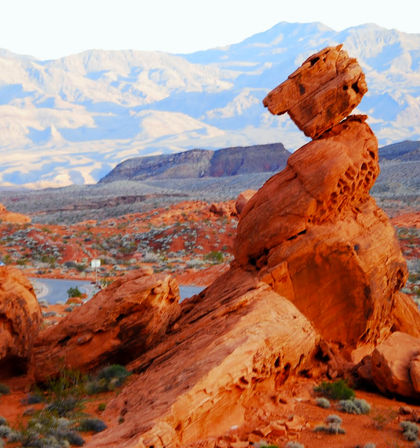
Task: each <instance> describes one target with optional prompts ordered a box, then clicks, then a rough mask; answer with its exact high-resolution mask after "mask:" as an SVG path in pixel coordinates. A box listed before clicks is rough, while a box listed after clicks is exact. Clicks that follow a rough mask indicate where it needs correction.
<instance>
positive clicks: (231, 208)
mask: <svg viewBox="0 0 420 448" xmlns="http://www.w3.org/2000/svg"><path fill="white" fill-rule="evenodd" d="M209 212H210V213H214V214H215V215H218V216H228V217H229V216H236V208H235V205H234V203H233V201H229V202H214V203H213V204H211V205H210V208H209Z"/></svg>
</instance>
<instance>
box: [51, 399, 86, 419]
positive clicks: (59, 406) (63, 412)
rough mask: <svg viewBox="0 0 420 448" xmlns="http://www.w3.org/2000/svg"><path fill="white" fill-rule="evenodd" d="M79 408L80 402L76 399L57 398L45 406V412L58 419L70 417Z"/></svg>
mask: <svg viewBox="0 0 420 448" xmlns="http://www.w3.org/2000/svg"><path fill="white" fill-rule="evenodd" d="M80 408H81V400H80V399H79V398H76V397H65V398H58V399H56V400H54V401H52V402H51V403H50V404H49V405H47V406H46V408H45V409H46V410H47V411H49V412H51V413H52V414H54V415H58V416H59V417H65V416H67V415H70V414H71V413H73V412H74V411H76V410H78V409H80Z"/></svg>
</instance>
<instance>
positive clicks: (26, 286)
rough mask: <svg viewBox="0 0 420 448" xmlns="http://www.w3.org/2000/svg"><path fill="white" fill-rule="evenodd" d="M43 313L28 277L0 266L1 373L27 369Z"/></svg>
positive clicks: (0, 374) (12, 372)
mask: <svg viewBox="0 0 420 448" xmlns="http://www.w3.org/2000/svg"><path fill="white" fill-rule="evenodd" d="M41 320H42V313H41V308H40V306H39V303H38V300H37V299H36V296H35V292H34V289H33V287H32V285H31V283H30V282H29V280H28V279H27V278H26V277H25V276H24V275H23V274H22V273H21V272H20V271H19V270H18V269H15V268H11V267H7V266H1V267H0V376H5V375H9V374H14V373H22V372H24V371H25V370H26V365H27V363H28V360H29V357H30V354H31V350H32V345H33V340H34V337H35V336H36V334H37V332H38V330H39V327H40V325H41Z"/></svg>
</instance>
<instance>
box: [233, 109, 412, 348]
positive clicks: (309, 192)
mask: <svg viewBox="0 0 420 448" xmlns="http://www.w3.org/2000/svg"><path fill="white" fill-rule="evenodd" d="M364 119H365V117H364V116H352V117H349V118H348V119H347V120H345V121H344V122H342V123H340V124H338V125H336V126H334V127H333V129H331V130H330V131H328V132H326V133H324V134H323V135H322V137H321V138H319V139H317V140H314V141H312V142H310V143H308V144H307V145H305V146H303V147H302V148H300V149H299V150H297V151H296V152H295V153H294V154H293V155H292V156H290V158H289V160H288V165H287V167H286V168H285V169H284V170H283V171H282V172H280V173H278V174H276V175H275V176H273V177H272V178H271V179H270V180H268V181H267V182H266V184H265V185H264V186H263V187H262V188H261V189H260V190H259V191H258V193H257V194H255V196H253V197H252V199H251V200H250V201H249V203H248V204H247V206H246V209H245V210H244V211H243V212H242V214H241V216H240V221H239V224H238V231H237V237H236V240H235V244H234V254H235V259H236V262H237V263H239V264H240V265H241V266H242V267H243V268H244V269H253V270H255V271H256V272H258V275H259V277H260V278H261V279H262V280H264V281H267V282H268V283H269V284H270V285H271V286H272V287H273V288H274V289H275V290H276V291H277V292H278V293H279V294H281V295H283V296H285V297H287V298H288V299H289V300H291V301H292V302H293V303H294V304H295V305H296V306H297V307H298V309H299V310H300V311H301V312H302V313H303V314H304V315H305V316H306V317H308V318H309V319H310V321H311V322H312V323H313V324H314V326H315V328H316V329H317V330H318V331H319V332H320V333H321V335H322V336H323V337H324V338H325V339H327V340H330V341H335V342H337V343H340V344H344V345H347V346H349V347H353V348H355V347H356V346H357V345H358V344H359V343H363V344H366V343H372V344H375V343H376V342H378V341H380V340H381V339H383V338H384V337H385V336H386V332H388V334H389V332H390V329H391V328H392V327H393V326H394V324H395V322H396V320H398V316H399V314H401V312H400V311H399V308H400V305H399V304H400V301H401V300H400V298H399V297H397V296H396V293H397V292H398V291H399V289H401V288H402V286H403V285H404V284H405V281H406V279H407V268H406V263H405V260H404V258H403V257H402V254H401V250H400V248H399V244H398V240H397V238H396V236H395V230H394V228H393V226H392V225H391V223H390V221H389V219H388V217H387V216H386V215H385V213H384V212H383V211H382V210H381V209H379V208H378V207H377V206H376V204H375V201H374V200H373V199H372V198H371V197H370V195H369V190H370V188H371V187H372V186H373V183H374V181H375V179H376V177H377V175H378V173H379V166H378V155H377V141H376V138H375V136H374V134H373V133H372V131H371V129H370V128H369V126H368V125H367V124H366V123H365V121H364ZM410 312H411V311H410ZM394 313H395V314H394ZM398 313H399V314H398ZM406 314H407V313H406ZM340 316H342V317H340ZM344 316H352V317H351V318H350V319H349V318H348V317H344ZM412 319H414V322H415V323H416V325H414V326H413V328H412V329H411V330H410V332H412V333H413V334H415V335H418V334H419V331H420V330H419V329H420V315H419V314H418V313H417V312H415V313H414V315H413V316H412ZM410 323H411V322H410ZM402 324H403V322H402ZM385 329H387V330H385ZM404 331H406V330H404ZM372 348H373V347H372Z"/></svg>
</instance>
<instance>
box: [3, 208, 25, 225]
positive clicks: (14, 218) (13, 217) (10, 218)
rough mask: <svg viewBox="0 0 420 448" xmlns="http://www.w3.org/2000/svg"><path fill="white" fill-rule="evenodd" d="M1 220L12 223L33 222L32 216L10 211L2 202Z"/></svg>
mask: <svg viewBox="0 0 420 448" xmlns="http://www.w3.org/2000/svg"><path fill="white" fill-rule="evenodd" d="M0 221H4V222H9V223H11V224H27V223H30V222H31V218H30V217H29V216H26V215H22V214H21V213H14V212H9V211H8V210H7V209H6V207H5V206H4V205H3V204H0Z"/></svg>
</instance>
